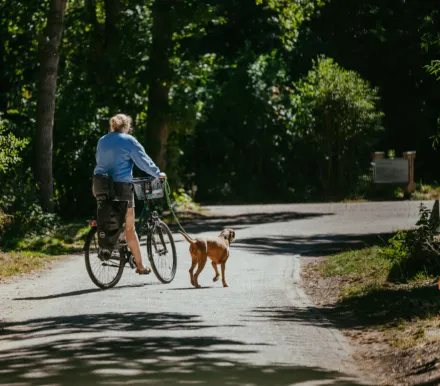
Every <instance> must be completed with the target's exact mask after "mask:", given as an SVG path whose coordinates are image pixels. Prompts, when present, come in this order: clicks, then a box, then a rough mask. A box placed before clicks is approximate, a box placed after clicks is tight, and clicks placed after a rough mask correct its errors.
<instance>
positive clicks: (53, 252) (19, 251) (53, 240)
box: [0, 223, 89, 279]
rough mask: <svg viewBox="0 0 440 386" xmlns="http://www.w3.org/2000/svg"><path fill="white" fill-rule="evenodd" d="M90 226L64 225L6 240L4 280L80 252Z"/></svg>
mask: <svg viewBox="0 0 440 386" xmlns="http://www.w3.org/2000/svg"><path fill="white" fill-rule="evenodd" d="M88 229H89V227H84V223H81V224H80V223H74V224H62V225H60V226H58V227H56V228H55V229H53V230H51V231H48V232H47V233H45V234H42V235H28V236H26V237H19V238H15V239H11V240H9V241H7V242H5V245H4V246H3V250H1V249H0V279H1V278H6V277H10V276H13V275H18V274H24V273H28V272H32V271H34V270H38V269H41V268H43V267H44V266H45V265H46V264H47V263H48V262H50V261H53V260H57V259H59V256H62V255H70V254H73V253H79V252H81V250H82V247H83V244H84V241H83V239H84V236H85V234H86V233H87V231H88Z"/></svg>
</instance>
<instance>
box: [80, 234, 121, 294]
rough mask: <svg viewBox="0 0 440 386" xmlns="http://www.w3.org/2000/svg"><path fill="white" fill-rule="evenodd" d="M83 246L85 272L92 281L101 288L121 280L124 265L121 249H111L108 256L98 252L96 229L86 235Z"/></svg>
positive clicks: (112, 285) (110, 286)
mask: <svg viewBox="0 0 440 386" xmlns="http://www.w3.org/2000/svg"><path fill="white" fill-rule="evenodd" d="M87 241H88V242H87V244H86V245H85V248H84V257H85V261H86V269H87V273H88V274H89V276H90V279H92V282H93V283H94V284H95V285H96V286H98V287H99V288H102V289H107V288H112V287H114V286H115V285H116V284H118V282H119V280H121V276H122V272H123V271H124V267H125V254H124V251H123V250H122V249H121V250H117V249H115V250H113V252H112V253H111V255H110V256H108V257H103V256H99V254H98V250H99V248H98V237H97V235H96V229H95V230H92V231H91V232H90V233H89V235H88V236H87Z"/></svg>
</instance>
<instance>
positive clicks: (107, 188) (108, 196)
mask: <svg viewBox="0 0 440 386" xmlns="http://www.w3.org/2000/svg"><path fill="white" fill-rule="evenodd" d="M93 194H94V196H95V197H96V200H97V204H98V208H97V218H96V219H97V226H98V245H99V248H101V249H102V250H103V252H104V253H105V254H111V252H112V251H113V249H114V248H115V245H116V244H117V242H118V240H119V237H120V236H121V234H122V233H123V232H124V230H125V217H126V215H127V206H128V201H114V198H115V193H114V188H113V180H112V178H111V177H109V176H108V175H95V176H93Z"/></svg>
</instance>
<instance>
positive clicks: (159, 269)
mask: <svg viewBox="0 0 440 386" xmlns="http://www.w3.org/2000/svg"><path fill="white" fill-rule="evenodd" d="M147 251H148V258H149V260H150V264H151V268H152V269H153V272H154V274H155V275H156V277H157V278H158V279H159V280H160V281H161V282H162V283H164V284H168V283H170V282H171V281H173V279H174V276H175V275H176V269H177V253H176V246H175V245H174V240H173V236H172V235H171V231H170V229H169V228H168V226H167V225H166V224H165V223H164V222H163V221H161V220H159V221H158V222H157V223H156V225H155V226H154V228H153V230H152V231H151V233H148V238H147Z"/></svg>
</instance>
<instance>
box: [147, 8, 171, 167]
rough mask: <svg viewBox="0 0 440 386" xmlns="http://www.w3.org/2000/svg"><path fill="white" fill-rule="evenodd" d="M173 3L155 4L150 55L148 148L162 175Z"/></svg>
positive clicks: (167, 127) (167, 125)
mask: <svg viewBox="0 0 440 386" xmlns="http://www.w3.org/2000/svg"><path fill="white" fill-rule="evenodd" d="M171 3H172V2H171V1H169V0H156V1H155V2H154V4H153V8H152V16H153V28H152V38H153V42H152V47H151V54H150V66H151V67H150V71H151V72H150V74H151V75H150V84H149V89H148V118H147V131H146V136H145V144H146V148H147V150H148V153H149V155H150V157H151V158H152V159H153V160H154V162H155V163H156V164H157V166H158V167H159V169H160V170H161V171H164V170H165V168H166V149H167V141H168V130H169V120H170V112H169V101H168V96H169V91H170V86H171V80H172V70H171V67H170V61H169V55H170V54H171V52H170V51H171V48H172V31H173V30H172V15H171V12H172V4H171Z"/></svg>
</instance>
